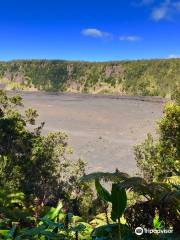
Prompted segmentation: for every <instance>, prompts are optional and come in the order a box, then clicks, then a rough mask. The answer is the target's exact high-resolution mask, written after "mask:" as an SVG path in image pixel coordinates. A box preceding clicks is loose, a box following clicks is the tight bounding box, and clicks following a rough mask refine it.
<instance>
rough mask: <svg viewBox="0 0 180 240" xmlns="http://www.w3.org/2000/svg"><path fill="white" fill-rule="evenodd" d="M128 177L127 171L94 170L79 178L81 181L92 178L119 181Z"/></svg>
mask: <svg viewBox="0 0 180 240" xmlns="http://www.w3.org/2000/svg"><path fill="white" fill-rule="evenodd" d="M128 178H129V175H128V174H127V173H123V172H119V170H116V171H115V172H114V173H109V172H95V173H90V174H87V175H85V176H83V177H82V178H81V181H82V182H88V181H92V180H96V179H98V180H103V181H105V182H121V181H124V180H126V179H128Z"/></svg>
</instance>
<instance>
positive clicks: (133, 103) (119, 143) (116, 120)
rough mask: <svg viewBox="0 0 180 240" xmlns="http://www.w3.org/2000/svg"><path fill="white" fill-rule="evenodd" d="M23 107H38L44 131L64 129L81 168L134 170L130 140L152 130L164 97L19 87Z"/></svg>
mask: <svg viewBox="0 0 180 240" xmlns="http://www.w3.org/2000/svg"><path fill="white" fill-rule="evenodd" d="M21 95H22V97H23V98H24V100H25V107H32V108H35V109H37V110H38V113H39V115H40V117H39V121H45V123H46V124H45V127H44V131H45V132H49V131H59V130H63V131H65V132H67V134H68V135H69V139H70V140H69V142H70V144H71V146H72V147H73V148H74V151H75V152H74V156H75V157H81V158H83V159H84V160H85V161H86V162H87V171H88V172H90V171H113V170H114V169H115V168H118V169H119V170H121V171H125V172H129V173H134V172H135V170H136V162H135V159H134V156H133V146H134V145H136V144H138V143H140V142H142V141H143V140H144V139H145V137H146V135H147V133H148V132H151V133H153V134H155V128H156V121H157V120H158V119H159V118H160V117H161V116H162V107H163V104H164V101H163V100H162V99H160V98H157V97H155V98H152V97H116V96H110V95H109V96H101V95H96V96H94V95H87V94H66V93H63V94H52V93H39V92H34V93H22V94H21Z"/></svg>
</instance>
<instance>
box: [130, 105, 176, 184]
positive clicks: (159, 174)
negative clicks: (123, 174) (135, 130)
mask: <svg viewBox="0 0 180 240" xmlns="http://www.w3.org/2000/svg"><path fill="white" fill-rule="evenodd" d="M158 133H159V139H158V140H157V141H155V140H154V139H153V137H152V135H150V134H148V137H147V139H146V140H145V141H144V142H143V143H142V144H140V145H137V146H136V147H135V157H136V161H137V166H138V167H139V169H140V170H141V172H142V174H143V176H144V178H145V179H146V180H148V181H153V180H161V179H163V178H164V177H169V176H173V175H180V105H178V104H176V103H173V102H170V103H167V104H166V105H165V107H164V115H163V117H162V119H161V120H160V121H159V123H158Z"/></svg>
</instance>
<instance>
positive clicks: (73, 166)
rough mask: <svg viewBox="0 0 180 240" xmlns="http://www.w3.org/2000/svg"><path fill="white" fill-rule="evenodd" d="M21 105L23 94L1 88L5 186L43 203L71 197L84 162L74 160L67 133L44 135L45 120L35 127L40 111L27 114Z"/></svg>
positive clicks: (0, 166) (1, 180) (0, 176)
mask: <svg viewBox="0 0 180 240" xmlns="http://www.w3.org/2000/svg"><path fill="white" fill-rule="evenodd" d="M20 106H22V99H21V97H20V96H18V95H17V96H13V97H11V96H7V94H6V93H5V92H3V91H0V186H1V188H4V189H9V190H11V191H22V192H24V193H25V194H26V196H29V197H30V196H32V197H38V198H40V199H41V200H42V201H43V202H47V201H48V200H49V199H50V198H55V199H58V198H63V197H64V198H71V196H72V195H73V194H74V192H77V191H78V193H79V186H80V184H79V182H78V179H79V177H81V176H82V175H83V174H84V171H85V164H84V162H83V161H82V160H80V159H78V160H76V161H74V160H72V159H71V157H70V156H71V152H72V150H71V148H70V147H69V146H68V138H67V135H66V134H65V133H64V132H55V133H49V134H48V135H47V136H44V135H42V134H41V130H42V128H43V125H44V123H41V125H40V126H38V127H36V126H35V127H34V128H33V125H35V119H36V117H37V116H38V114H37V112H36V111H35V110H33V109H28V110H26V111H25V113H24V114H23V113H22V112H23V111H22V110H21V111H20V110H19V107H20ZM82 189H83V187H82ZM81 192H83V190H82V191H81ZM79 195H80V196H81V195H82V194H80V193H79Z"/></svg>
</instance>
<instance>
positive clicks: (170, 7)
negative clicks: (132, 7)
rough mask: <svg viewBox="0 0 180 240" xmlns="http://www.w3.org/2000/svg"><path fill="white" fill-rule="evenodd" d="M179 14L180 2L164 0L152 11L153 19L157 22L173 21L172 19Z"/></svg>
mask: <svg viewBox="0 0 180 240" xmlns="http://www.w3.org/2000/svg"><path fill="white" fill-rule="evenodd" d="M179 12H180V1H173V0H164V1H163V2H161V4H160V5H158V6H156V7H155V8H154V9H153V10H152V12H151V18H152V19H153V20H155V21H160V20H163V19H172V17H173V16H174V15H175V14H177V13H179Z"/></svg>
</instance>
